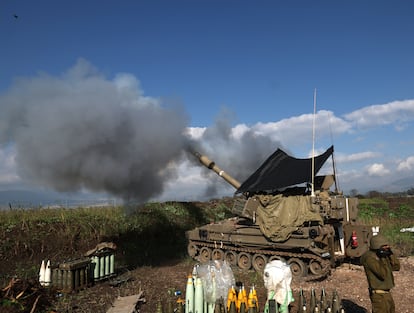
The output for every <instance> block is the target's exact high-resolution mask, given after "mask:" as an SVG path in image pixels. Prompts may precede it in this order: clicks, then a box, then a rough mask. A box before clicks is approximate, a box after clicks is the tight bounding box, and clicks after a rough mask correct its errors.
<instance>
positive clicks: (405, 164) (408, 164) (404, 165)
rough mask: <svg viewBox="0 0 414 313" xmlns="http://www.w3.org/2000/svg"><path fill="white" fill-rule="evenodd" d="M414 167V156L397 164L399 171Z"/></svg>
mask: <svg viewBox="0 0 414 313" xmlns="http://www.w3.org/2000/svg"><path fill="white" fill-rule="evenodd" d="M412 169H414V156H410V157H408V158H407V159H405V160H403V161H401V162H400V163H399V164H398V166H397V170H398V171H410V170H412Z"/></svg>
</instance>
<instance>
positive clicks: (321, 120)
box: [252, 110, 351, 146]
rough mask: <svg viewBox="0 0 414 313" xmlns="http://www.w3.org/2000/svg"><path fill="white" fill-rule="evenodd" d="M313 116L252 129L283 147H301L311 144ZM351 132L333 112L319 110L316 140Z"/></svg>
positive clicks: (316, 121) (296, 117) (346, 124)
mask: <svg viewBox="0 0 414 313" xmlns="http://www.w3.org/2000/svg"><path fill="white" fill-rule="evenodd" d="M313 119H314V116H313V114H302V115H299V116H294V117H291V118H287V119H283V120H280V121H278V122H274V123H266V124H264V123H257V124H255V125H253V126H252V129H253V130H254V131H255V132H257V133H259V134H262V135H265V136H269V137H271V138H272V139H273V140H277V141H280V142H282V143H283V144H284V145H285V146H292V145H303V143H310V142H312V134H313V130H312V128H313ZM350 130H351V125H350V124H349V123H348V122H347V121H344V120H343V119H341V118H338V117H336V116H335V115H334V114H333V112H331V111H326V110H321V111H318V112H317V114H316V116H315V135H316V138H321V137H329V136H330V135H331V134H342V133H344V132H348V131H350Z"/></svg>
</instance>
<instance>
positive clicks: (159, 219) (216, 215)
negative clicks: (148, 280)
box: [0, 201, 231, 283]
mask: <svg viewBox="0 0 414 313" xmlns="http://www.w3.org/2000/svg"><path fill="white" fill-rule="evenodd" d="M229 216H231V203H230V205H228V206H227V205H226V204H225V203H224V202H223V201H210V202H208V203H189V202H166V203H147V204H144V205H129V206H125V207H90V208H77V209H63V208H59V209H55V208H38V209H31V210H7V211H0V242H1V243H2V244H1V245H0V265H1V266H0V283H5V282H7V281H8V279H9V278H10V277H11V276H12V275H14V274H16V275H18V277H21V278H31V277H36V276H37V272H38V270H39V265H40V263H41V261H42V260H44V259H46V260H47V259H50V260H52V262H61V261H65V260H68V259H74V258H76V257H81V256H82V255H83V254H84V253H85V252H86V251H88V250H90V249H92V248H94V247H95V245H96V244H97V243H99V242H102V241H111V242H114V243H115V244H116V245H117V246H118V249H117V263H118V264H117V266H118V267H131V268H133V267H136V266H139V265H158V264H160V263H162V262H166V261H168V260H171V259H174V258H180V257H186V256H187V251H186V248H187V243H186V237H185V231H186V230H189V229H192V228H194V227H196V226H198V225H202V224H206V223H209V222H211V221H214V220H220V219H223V218H226V217H229Z"/></svg>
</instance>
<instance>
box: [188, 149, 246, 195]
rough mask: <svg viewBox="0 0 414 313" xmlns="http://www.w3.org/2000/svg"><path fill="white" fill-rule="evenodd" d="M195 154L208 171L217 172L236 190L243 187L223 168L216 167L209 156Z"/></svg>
mask: <svg viewBox="0 0 414 313" xmlns="http://www.w3.org/2000/svg"><path fill="white" fill-rule="evenodd" d="M193 154H194V155H195V156H196V157H197V158H198V160H199V161H200V163H201V164H203V165H204V166H205V167H207V168H208V169H210V170H213V171H214V172H216V174H217V175H219V176H220V177H222V178H223V179H224V180H225V181H226V182H228V183H229V184H230V185H232V186H233V187H234V188H236V189H239V187H240V186H241V183H240V182H239V181H238V180H237V179H234V178H233V177H231V176H230V175H229V174H227V173H226V172H225V171H223V170H222V169H221V168H219V167H218V166H217V165H216V163H214V162H213V161H211V160H210V159H209V158H208V157H207V156H205V155H202V154H201V153H198V152H196V151H193Z"/></svg>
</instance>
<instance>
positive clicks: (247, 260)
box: [237, 252, 252, 270]
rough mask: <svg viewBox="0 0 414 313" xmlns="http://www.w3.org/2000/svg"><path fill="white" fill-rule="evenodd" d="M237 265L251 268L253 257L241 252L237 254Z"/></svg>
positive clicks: (242, 267) (244, 268)
mask: <svg viewBox="0 0 414 313" xmlns="http://www.w3.org/2000/svg"><path fill="white" fill-rule="evenodd" d="M237 265H238V266H239V267H240V268H241V269H242V270H249V269H250V268H251V267H252V257H251V256H250V254H248V253H246V252H240V253H239V255H238V256H237Z"/></svg>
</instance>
